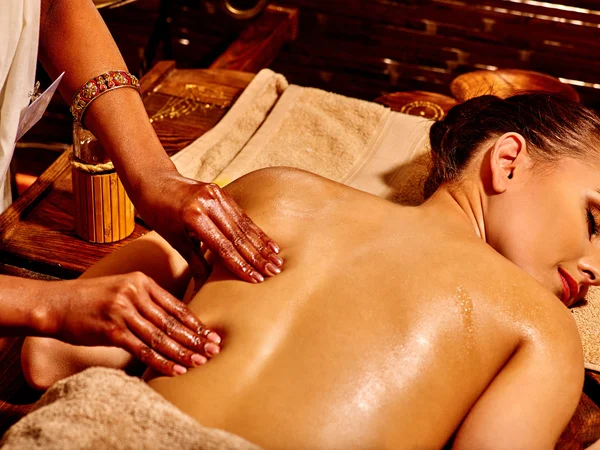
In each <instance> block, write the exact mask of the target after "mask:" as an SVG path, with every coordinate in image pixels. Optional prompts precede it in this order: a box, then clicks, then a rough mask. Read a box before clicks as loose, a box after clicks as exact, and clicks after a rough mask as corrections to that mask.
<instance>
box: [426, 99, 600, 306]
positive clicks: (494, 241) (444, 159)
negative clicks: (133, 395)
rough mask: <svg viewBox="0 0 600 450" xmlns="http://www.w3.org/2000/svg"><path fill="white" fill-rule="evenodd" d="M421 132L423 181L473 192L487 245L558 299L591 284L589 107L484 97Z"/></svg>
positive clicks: (595, 170) (598, 275)
mask: <svg viewBox="0 0 600 450" xmlns="http://www.w3.org/2000/svg"><path fill="white" fill-rule="evenodd" d="M430 139H431V146H432V154H433V161H434V167H433V170H432V173H431V176H430V179H429V183H428V189H429V190H434V189H433V188H434V187H436V186H438V185H440V184H442V183H449V186H450V187H451V188H452V189H457V191H455V192H456V193H458V191H461V192H471V194H472V193H473V192H479V194H477V195H478V197H477V198H475V197H472V198H473V199H474V201H471V203H472V204H477V205H481V211H482V212H481V216H482V219H481V222H482V223H481V225H480V228H481V229H482V234H484V235H485V240H486V242H487V243H488V244H490V245H491V246H492V247H493V248H494V249H496V250H497V251H498V252H499V253H501V254H502V255H503V256H505V257H506V258H508V259H509V260H511V261H512V262H513V263H515V264H517V265H518V266H519V267H521V268H522V269H523V270H525V271H526V272H528V273H529V274H530V275H532V276H533V277H534V278H536V279H537V280H538V281H539V282H541V283H542V284H544V285H545V286H546V287H548V288H549V289H551V290H552V291H553V292H554V293H555V294H556V295H557V296H559V297H560V298H562V300H563V301H565V302H566V303H570V302H572V301H573V299H574V297H580V296H581V294H582V293H584V292H585V288H584V287H585V286H587V285H590V284H600V236H599V232H600V231H599V229H598V228H600V120H599V119H598V117H597V116H596V115H595V114H594V113H593V112H591V111H590V110H588V109H587V108H585V107H583V106H581V105H579V104H577V103H574V102H572V101H569V100H566V99H563V98H559V97H554V96H552V95H549V94H524V95H518V96H515V97H511V98H508V99H506V100H502V99H499V98H497V97H493V96H485V97H479V98H475V99H473V100H470V101H468V102H466V103H464V104H461V105H459V106H458V107H455V108H453V109H452V110H451V111H450V112H449V114H448V116H447V117H446V119H445V120H444V121H443V122H440V123H436V124H434V125H433V126H432V129H431V134H430ZM478 183H479V184H478ZM474 186H475V188H473V187H474ZM452 189H451V190H452ZM569 286H570V287H569ZM574 286H575V287H574Z"/></svg>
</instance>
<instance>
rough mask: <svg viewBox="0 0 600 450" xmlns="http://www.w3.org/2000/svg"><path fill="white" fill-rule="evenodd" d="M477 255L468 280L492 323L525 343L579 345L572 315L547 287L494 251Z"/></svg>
mask: <svg viewBox="0 0 600 450" xmlns="http://www.w3.org/2000/svg"><path fill="white" fill-rule="evenodd" d="M476 253H477V254H478V258H473V259H472V263H471V264H470V267H469V272H470V277H469V278H470V279H471V280H474V281H473V282H474V283H475V285H476V286H477V290H478V291H479V292H480V293H481V297H482V298H485V299H486V301H485V304H486V306H487V307H488V308H489V310H490V311H491V312H492V313H493V316H494V317H495V319H497V320H498V321H499V322H502V323H505V324H506V326H507V327H515V329H516V330H517V331H518V333H519V334H520V335H521V336H522V337H523V339H524V341H535V342H536V343H542V342H544V343H550V342H556V341H560V342H567V341H568V342H570V343H571V344H577V345H579V335H578V331H577V327H576V324H575V321H574V320H573V317H572V314H571V312H570V311H569V309H568V308H567V307H566V305H564V304H563V303H562V301H561V300H560V299H559V298H558V297H557V296H556V295H555V294H554V293H553V292H552V291H551V290H550V289H549V288H548V287H546V286H544V285H542V284H541V283H540V282H539V281H537V280H536V279H535V278H534V277H533V276H531V275H530V274H528V273H527V272H526V271H524V270H523V269H521V268H520V267H518V266H517V265H516V264H514V263H513V262H511V261H509V260H508V259H506V258H504V257H503V256H502V255H500V254H499V253H497V252H496V251H495V250H493V249H489V251H485V252H483V251H477V252H476ZM557 276H558V275H557Z"/></svg>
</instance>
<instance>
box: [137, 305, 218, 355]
mask: <svg viewBox="0 0 600 450" xmlns="http://www.w3.org/2000/svg"><path fill="white" fill-rule="evenodd" d="M139 309H140V312H141V313H142V315H143V316H144V318H145V319H147V320H148V321H149V322H150V323H151V324H152V325H153V326H154V327H155V329H154V330H152V332H156V331H157V330H160V331H162V333H163V334H164V335H166V336H168V337H169V338H171V339H172V340H173V341H175V342H176V343H178V344H180V345H182V346H184V347H185V348H186V349H188V350H191V351H192V352H195V353H199V354H203V355H204V356H206V357H211V356H214V355H216V354H217V353H218V352H219V351H220V348H219V343H220V342H221V338H220V337H219V336H218V335H217V334H216V333H215V332H213V331H210V330H208V329H207V328H204V330H203V331H202V332H201V333H197V332H194V331H192V330H190V329H188V328H187V327H185V326H183V325H182V324H181V323H180V322H179V321H178V320H177V319H176V318H175V317H173V316H170V315H168V314H167V313H166V312H165V311H164V310H163V309H162V308H160V307H159V306H158V305H156V304H155V303H153V302H152V301H148V302H144V303H143V304H142V305H140V308H139ZM196 359H198V358H196ZM196 362H197V361H192V360H187V359H186V361H185V363H186V365H188V366H192V365H195V364H196ZM204 362H205V361H202V362H201V363H204Z"/></svg>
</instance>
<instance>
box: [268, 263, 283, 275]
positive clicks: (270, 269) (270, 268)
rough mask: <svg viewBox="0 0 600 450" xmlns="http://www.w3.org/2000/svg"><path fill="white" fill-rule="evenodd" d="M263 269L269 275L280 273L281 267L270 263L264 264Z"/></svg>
mask: <svg viewBox="0 0 600 450" xmlns="http://www.w3.org/2000/svg"><path fill="white" fill-rule="evenodd" d="M265 270H266V271H267V272H269V273H270V274H271V275H277V274H278V273H281V269H280V268H279V267H277V266H275V265H273V264H271V263H267V264H265Z"/></svg>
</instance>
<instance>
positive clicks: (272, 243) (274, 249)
mask: <svg viewBox="0 0 600 450" xmlns="http://www.w3.org/2000/svg"><path fill="white" fill-rule="evenodd" d="M269 247H271V250H273V251H274V252H275V253H279V247H278V246H277V244H276V243H275V242H269Z"/></svg>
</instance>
